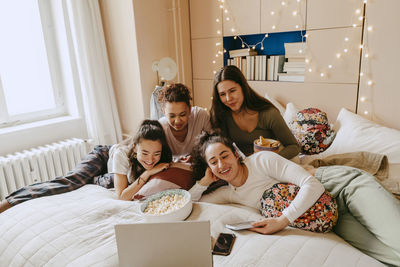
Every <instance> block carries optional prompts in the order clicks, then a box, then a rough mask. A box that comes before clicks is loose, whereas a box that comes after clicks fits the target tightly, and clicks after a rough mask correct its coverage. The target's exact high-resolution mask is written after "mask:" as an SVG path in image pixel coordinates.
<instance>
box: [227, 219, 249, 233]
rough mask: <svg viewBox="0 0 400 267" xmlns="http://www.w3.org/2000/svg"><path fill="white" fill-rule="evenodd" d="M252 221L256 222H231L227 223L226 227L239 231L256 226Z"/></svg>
mask: <svg viewBox="0 0 400 267" xmlns="http://www.w3.org/2000/svg"><path fill="white" fill-rule="evenodd" d="M252 223H254V221H248V222H240V223H230V224H226V225H225V227H226V228H228V229H231V230H235V231H239V230H245V229H249V228H253V227H254V226H253V225H252Z"/></svg>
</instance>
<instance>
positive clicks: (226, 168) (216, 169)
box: [204, 143, 240, 183]
mask: <svg viewBox="0 0 400 267" xmlns="http://www.w3.org/2000/svg"><path fill="white" fill-rule="evenodd" d="M204 154H205V159H206V161H207V164H208V167H210V169H211V171H212V172H213V174H214V175H215V176H217V177H218V178H219V179H222V180H225V181H227V182H228V183H231V182H232V181H235V180H236V179H238V178H239V177H238V174H239V167H240V164H239V160H238V156H237V155H235V154H234V153H233V152H232V150H231V149H230V148H229V147H227V146H225V145H224V144H222V143H213V144H210V145H209V146H208V147H207V148H206V150H205V151H204Z"/></svg>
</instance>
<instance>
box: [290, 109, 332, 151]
mask: <svg viewBox="0 0 400 267" xmlns="http://www.w3.org/2000/svg"><path fill="white" fill-rule="evenodd" d="M289 128H290V130H291V131H292V133H293V135H294V136H295V138H296V139H297V142H298V143H299V145H300V147H301V152H302V153H303V154H308V155H312V154H318V153H321V152H323V151H324V150H325V149H327V148H328V147H329V145H330V144H331V143H332V141H333V139H334V137H335V132H334V131H333V130H331V127H330V125H329V123H328V117H327V116H326V113H325V112H323V111H321V110H319V109H317V108H307V109H303V110H300V111H299V112H297V116H296V119H295V120H294V121H292V122H290V123H289Z"/></svg>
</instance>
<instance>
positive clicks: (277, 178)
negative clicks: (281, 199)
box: [190, 151, 325, 222]
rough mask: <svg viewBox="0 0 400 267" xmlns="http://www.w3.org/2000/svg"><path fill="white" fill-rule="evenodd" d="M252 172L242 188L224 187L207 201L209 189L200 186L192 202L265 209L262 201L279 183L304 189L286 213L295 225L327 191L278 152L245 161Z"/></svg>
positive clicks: (197, 187) (252, 156) (264, 153)
mask: <svg viewBox="0 0 400 267" xmlns="http://www.w3.org/2000/svg"><path fill="white" fill-rule="evenodd" d="M244 164H245V165H246V166H247V169H248V171H249V174H248V177H247V180H246V182H245V183H244V184H243V185H242V186H240V187H236V188H235V187H234V186H232V185H230V184H229V185H228V186H223V187H220V188H218V189H217V190H216V191H214V192H212V193H209V194H207V195H205V196H203V197H201V194H202V193H203V192H204V191H205V190H206V189H207V186H201V185H200V184H198V183H196V184H195V185H194V186H193V187H192V188H191V189H190V193H191V195H192V200H193V201H197V200H199V199H200V198H201V199H200V201H205V202H212V203H237V204H242V205H244V206H248V207H252V208H257V209H260V208H261V203H260V199H261V197H262V194H263V193H264V191H265V190H267V189H268V188H271V187H272V185H274V184H276V183H292V184H295V185H297V186H299V187H300V190H299V192H298V193H297V196H296V197H295V199H294V200H293V201H292V203H291V204H290V205H289V207H287V208H286V209H285V210H284V211H283V215H285V217H286V218H287V219H288V220H289V221H290V222H293V221H294V220H296V219H297V218H298V217H299V216H301V215H302V214H303V213H304V212H305V211H307V210H308V209H309V208H310V207H311V206H312V205H313V204H314V203H315V202H316V201H317V200H318V198H319V197H320V196H321V195H322V193H323V192H324V191H325V189H324V187H323V185H322V184H321V183H320V182H319V181H318V180H317V179H316V178H315V177H313V176H312V175H311V174H310V173H309V172H307V171H306V170H304V169H303V168H302V167H301V166H299V165H297V164H295V163H293V162H291V161H290V160H287V159H285V158H283V157H281V156H279V155H278V154H276V153H274V152H269V151H262V152H257V153H254V154H253V155H251V156H249V157H247V158H246V159H245V160H244Z"/></svg>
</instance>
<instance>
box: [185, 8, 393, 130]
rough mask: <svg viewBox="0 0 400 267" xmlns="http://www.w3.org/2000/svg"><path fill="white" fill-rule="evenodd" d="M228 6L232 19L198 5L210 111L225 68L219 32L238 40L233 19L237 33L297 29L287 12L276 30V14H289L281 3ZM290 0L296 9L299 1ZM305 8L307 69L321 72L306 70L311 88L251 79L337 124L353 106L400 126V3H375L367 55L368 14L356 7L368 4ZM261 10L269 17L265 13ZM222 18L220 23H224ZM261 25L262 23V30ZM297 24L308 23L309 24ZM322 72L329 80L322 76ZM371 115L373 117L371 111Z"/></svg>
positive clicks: (196, 61)
mask: <svg viewBox="0 0 400 267" xmlns="http://www.w3.org/2000/svg"><path fill="white" fill-rule="evenodd" d="M226 2H227V3H228V4H229V5H228V8H229V9H230V10H229V13H228V14H229V16H231V19H230V20H229V22H227V21H226V20H221V14H220V13H223V12H221V9H220V8H219V3H217V2H216V1H215V0H190V12H191V13H190V19H191V27H192V33H191V34H192V46H193V50H192V61H193V79H194V84H195V88H194V95H195V104H196V105H201V106H204V107H209V105H210V103H211V100H210V95H209V94H210V92H211V88H210V86H211V84H212V77H213V75H212V73H211V71H212V70H213V67H216V66H217V67H218V66H219V65H220V64H221V62H220V60H219V58H217V59H215V58H214V57H215V53H216V51H215V50H216V48H215V43H216V42H219V41H220V40H221V35H218V34H217V31H218V30H222V32H223V33H224V35H228V36H229V35H232V33H231V32H229V29H230V28H231V26H234V25H231V24H232V21H236V22H240V23H236V24H237V25H236V28H237V31H238V32H239V33H241V34H254V33H268V32H272V31H277V32H282V31H289V30H295V29H294V28H293V25H295V23H294V22H291V21H290V20H293V16H292V15H291V14H289V15H285V14H284V13H282V14H281V15H280V16H279V18H280V19H281V21H280V23H278V24H277V27H276V29H275V30H271V25H272V24H274V23H276V21H274V20H273V19H274V18H275V17H276V16H275V17H271V16H270V11H271V10H275V11H277V10H282V9H280V8H279V7H277V6H274V5H278V6H279V4H280V2H279V1H278V3H275V4H273V3H271V2H273V1H268V0H251V1H240V0H229V1H226ZM285 2H286V3H288V5H289V4H295V3H296V2H297V1H296V0H287V1H285ZM301 5H302V6H301V7H302V10H303V11H304V12H303V11H302V12H301V13H302V14H303V15H305V16H306V20H305V29H306V30H307V33H308V34H309V37H308V38H307V52H306V53H307V58H309V59H310V61H309V63H308V65H307V69H312V70H313V71H312V72H308V71H307V72H306V74H305V82H304V83H283V82H258V81H251V82H250V84H251V86H252V87H253V88H254V89H255V90H257V91H258V92H259V93H261V94H263V93H264V92H268V94H269V95H270V96H272V97H275V98H277V99H278V100H279V101H280V102H282V103H283V104H286V103H288V102H293V103H295V104H296V105H297V106H298V107H299V108H306V107H318V108H320V109H322V110H324V111H326V112H327V113H328V116H329V119H330V121H332V122H334V121H335V120H336V117H337V114H338V112H339V111H340V109H341V108H342V107H345V108H347V109H349V110H351V111H353V112H356V111H357V112H358V113H359V114H360V115H362V116H365V117H367V118H369V119H371V120H374V121H376V122H378V123H380V124H383V125H385V126H389V127H392V128H397V129H400V120H399V119H398V118H397V116H396V115H397V114H400V105H399V104H398V102H399V101H400V85H399V83H398V81H397V76H398V75H397V72H398V69H399V68H398V62H400V53H399V52H398V48H397V46H398V44H399V42H400V36H399V35H398V34H397V32H398V28H399V26H400V16H398V15H397V12H398V11H399V10H400V1H398V0H382V1H381V0H380V1H368V4H367V9H366V18H367V20H366V21H367V25H366V27H368V26H370V25H372V26H373V27H374V30H373V31H372V32H368V33H367V34H364V41H365V47H364V49H363V50H362V52H363V55H362V57H360V44H361V35H362V29H363V24H362V21H361V20H359V19H358V16H360V15H356V13H355V11H356V9H360V10H361V11H362V10H363V1H362V0H335V1H332V0H307V1H301ZM259 7H260V8H261V10H262V12H261V13H259V12H257V11H258V9H259ZM288 10H292V9H290V8H289V9H288ZM286 11H287V10H286ZM224 14H225V13H224ZM232 14H233V18H232ZM224 16H227V15H224ZM260 16H261V18H260ZM216 18H220V23H216ZM221 21H222V23H221ZM289 22H290V23H289ZM257 23H261V27H259V26H258V24H257ZM296 23H298V24H299V25H302V23H301V22H296ZM353 25H354V26H353ZM290 27H292V28H290ZM260 28H261V32H260ZM345 38H346V39H348V41H347V42H345V41H344V40H345ZM367 48H368V49H367ZM345 49H346V52H344V50H345ZM366 51H368V52H369V57H368V58H365V53H366ZM338 52H341V53H342V54H343V55H344V56H342V57H341V58H340V59H337V58H336V53H338ZM345 53H346V54H345ZM213 58H214V59H215V61H216V64H214V65H213V64H212V63H211V62H212V60H213ZM360 62H361V68H362V72H363V73H364V76H362V77H359V75H360V69H359V68H360ZM329 65H333V68H328V66H329ZM316 70H317V71H316ZM321 73H324V75H323V76H321ZM359 78H360V82H359ZM368 80H372V81H373V83H372V85H371V86H368V85H367V82H368ZM361 96H365V97H366V101H365V102H361V101H360V99H361V98H360V97H361ZM365 111H367V112H368V114H364V112H365ZM395 114H396V115H395Z"/></svg>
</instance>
